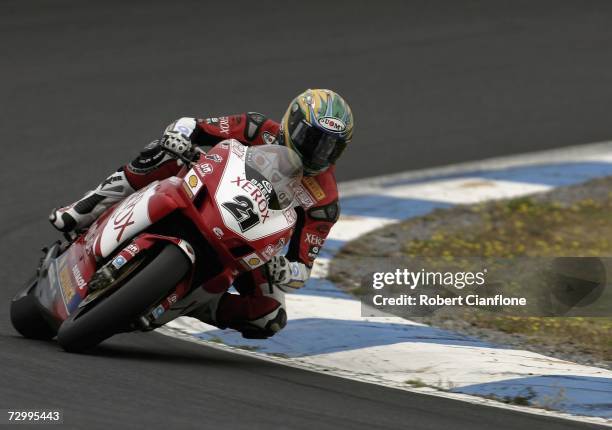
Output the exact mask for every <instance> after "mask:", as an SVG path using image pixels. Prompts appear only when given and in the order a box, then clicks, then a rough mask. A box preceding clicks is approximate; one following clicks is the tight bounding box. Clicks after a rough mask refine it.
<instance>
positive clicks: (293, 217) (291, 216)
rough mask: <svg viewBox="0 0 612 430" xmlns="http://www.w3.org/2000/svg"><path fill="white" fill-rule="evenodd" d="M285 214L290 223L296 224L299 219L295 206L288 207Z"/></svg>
mask: <svg viewBox="0 0 612 430" xmlns="http://www.w3.org/2000/svg"><path fill="white" fill-rule="evenodd" d="M283 215H284V216H285V219H286V220H287V222H288V223H289V224H295V222H296V221H297V214H296V213H295V210H293V208H287V209H285V210H284V211H283Z"/></svg>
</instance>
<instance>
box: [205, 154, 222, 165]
mask: <svg viewBox="0 0 612 430" xmlns="http://www.w3.org/2000/svg"><path fill="white" fill-rule="evenodd" d="M204 158H206V159H207V160H211V161H214V162H215V163H220V162H222V161H223V157H221V156H220V155H218V154H206V155H205V156H204Z"/></svg>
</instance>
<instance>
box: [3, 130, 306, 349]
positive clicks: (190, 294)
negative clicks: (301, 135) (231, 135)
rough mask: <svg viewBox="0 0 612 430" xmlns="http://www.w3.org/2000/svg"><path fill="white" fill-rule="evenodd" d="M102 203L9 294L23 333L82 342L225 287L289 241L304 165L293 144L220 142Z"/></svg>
mask: <svg viewBox="0 0 612 430" xmlns="http://www.w3.org/2000/svg"><path fill="white" fill-rule="evenodd" d="M183 162H184V163H185V165H184V168H183V169H182V171H181V173H180V174H179V175H178V176H176V177H171V178H168V179H165V180H162V181H156V182H154V183H152V184H150V185H148V186H147V187H145V188H143V189H141V190H140V191H138V192H136V193H134V194H132V195H130V196H128V197H127V198H125V199H124V200H122V201H121V202H119V203H117V204H116V205H115V206H113V207H111V208H109V209H108V210H107V211H106V212H105V213H104V214H102V216H100V218H98V220H97V221H96V222H95V223H94V224H92V225H91V226H90V227H89V228H88V229H87V230H86V231H84V232H81V233H80V234H79V235H77V236H76V237H74V238H72V240H69V241H58V242H56V243H55V244H53V245H52V246H51V247H49V248H48V249H44V252H45V256H44V257H43V258H42V260H41V263H40V265H39V267H38V270H37V273H36V276H34V277H33V279H32V280H31V281H30V282H28V284H27V285H26V287H25V288H23V289H22V290H21V291H20V292H19V293H18V294H17V296H16V297H15V298H14V299H13V300H12V302H11V321H12V324H13V326H14V327H15V329H16V330H17V331H18V332H19V333H21V334H22V335H23V336H25V337H28V338H36V339H52V338H53V337H55V336H57V340H58V343H59V344H60V345H61V346H62V347H63V348H64V349H65V350H67V351H73V352H79V351H85V350H87V349H90V348H92V347H93V346H95V345H97V344H99V343H100V342H102V341H104V340H105V339H107V338H109V337H111V336H113V335H114V334H117V333H121V332H127V331H135V330H142V331H147V330H152V329H155V328H158V327H160V326H162V325H164V324H166V323H167V322H169V321H171V320H173V319H175V318H177V317H180V316H182V315H186V314H188V313H189V312H190V311H192V310H193V309H195V308H196V307H198V306H201V305H202V304H204V303H205V302H206V301H207V300H210V299H211V297H212V295H215V294H218V293H220V292H223V291H226V290H227V289H228V288H229V287H230V286H231V285H232V283H233V281H234V279H235V278H236V277H237V276H238V275H239V274H240V273H241V272H244V271H249V270H253V269H255V268H257V267H259V266H261V265H263V264H265V263H266V262H267V261H268V260H270V258H272V256H274V255H276V254H277V253H279V252H280V251H281V250H282V249H283V248H284V247H285V244H286V243H287V242H288V241H289V238H290V237H291V234H292V233H293V229H294V227H295V223H296V219H297V216H296V212H295V199H294V197H295V196H296V193H299V187H301V185H300V179H301V175H302V167H301V163H300V161H299V157H298V156H297V154H295V152H293V151H292V150H291V149H289V148H287V147H284V146H279V145H262V146H255V147H246V146H244V145H242V144H241V143H239V142H238V141H236V140H226V141H223V142H221V143H219V144H218V145H216V146H215V147H213V148H212V149H211V150H210V151H209V152H208V153H204V152H203V151H199V150H197V151H196V152H195V153H194V154H192V155H191V156H190V157H189V158H184V159H183Z"/></svg>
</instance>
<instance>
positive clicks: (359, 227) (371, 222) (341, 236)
mask: <svg viewBox="0 0 612 430" xmlns="http://www.w3.org/2000/svg"><path fill="white" fill-rule="evenodd" d="M397 221H398V220H396V219H390V218H373V217H363V216H351V215H340V219H339V220H338V222H336V224H334V226H333V227H332V229H331V231H330V232H329V235H328V236H327V238H328V239H333V240H342V241H347V242H348V241H349V240H353V239H356V238H358V237H359V236H363V235H364V234H366V233H369V232H371V231H373V230H376V229H378V228H381V227H384V226H386V225H389V224H393V223H396V222H397Z"/></svg>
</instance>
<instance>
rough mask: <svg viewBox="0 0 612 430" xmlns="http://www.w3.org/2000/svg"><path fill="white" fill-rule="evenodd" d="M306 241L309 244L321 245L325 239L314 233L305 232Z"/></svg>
mask: <svg viewBox="0 0 612 430" xmlns="http://www.w3.org/2000/svg"><path fill="white" fill-rule="evenodd" d="M306 243H307V244H309V245H317V246H323V243H325V239H323V238H322V237H321V236H317V235H316V234H312V233H306Z"/></svg>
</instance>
